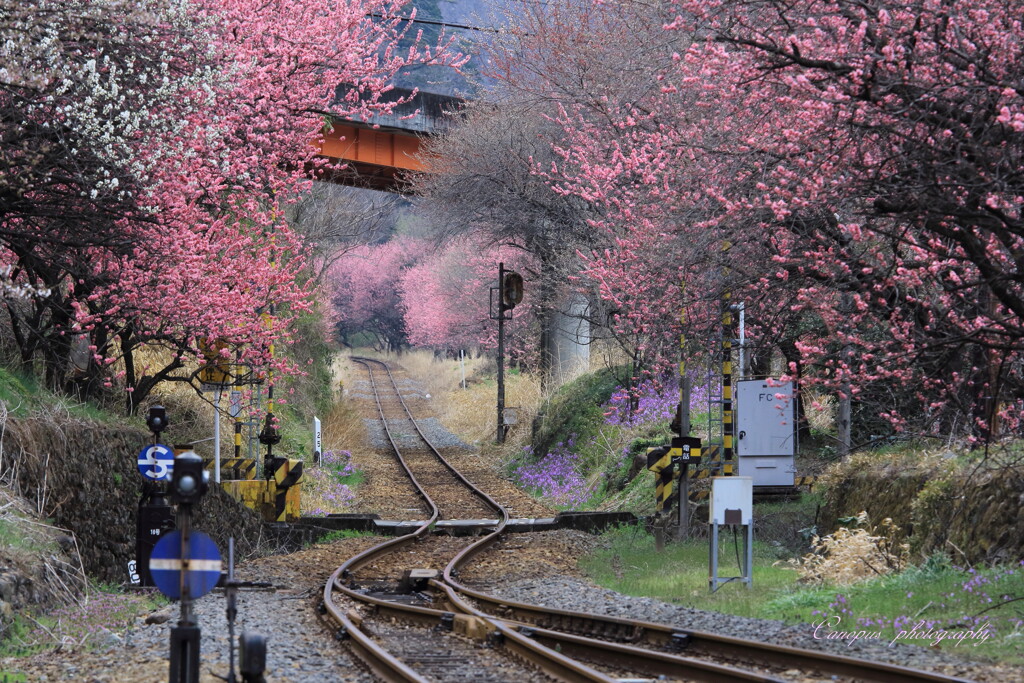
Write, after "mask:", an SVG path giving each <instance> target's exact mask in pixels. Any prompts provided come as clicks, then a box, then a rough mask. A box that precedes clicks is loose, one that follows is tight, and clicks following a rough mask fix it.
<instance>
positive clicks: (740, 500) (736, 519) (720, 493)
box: [709, 477, 754, 524]
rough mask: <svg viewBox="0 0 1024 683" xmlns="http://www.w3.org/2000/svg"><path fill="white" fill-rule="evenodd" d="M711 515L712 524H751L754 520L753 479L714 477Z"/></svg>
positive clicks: (712, 480)
mask: <svg viewBox="0 0 1024 683" xmlns="http://www.w3.org/2000/svg"><path fill="white" fill-rule="evenodd" d="M737 512H739V514H738V515H737V514H736V513H737ZM710 515H711V517H710V519H709V521H710V522H712V523H714V522H717V523H718V524H750V523H751V521H752V520H753V519H754V480H753V478H752V477H712V478H711V510H710Z"/></svg>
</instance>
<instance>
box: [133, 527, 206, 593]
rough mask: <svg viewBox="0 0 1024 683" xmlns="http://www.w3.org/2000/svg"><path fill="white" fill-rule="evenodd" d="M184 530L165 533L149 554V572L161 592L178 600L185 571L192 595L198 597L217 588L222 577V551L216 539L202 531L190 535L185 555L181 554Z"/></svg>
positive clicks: (189, 591) (187, 585) (185, 577)
mask: <svg viewBox="0 0 1024 683" xmlns="http://www.w3.org/2000/svg"><path fill="white" fill-rule="evenodd" d="M181 550H182V549H181V532H180V531H172V532H171V533H169V534H164V535H163V536H161V537H160V540H159V541H157V543H156V546H155V547H154V548H153V552H152V553H151V554H150V556H149V573H150V575H151V576H152V577H153V583H155V584H156V587H157V588H159V589H160V592H161V593H163V594H164V595H166V596H167V597H169V598H171V599H172V600H177V599H179V598H181V592H182V585H183V584H182V575H183V574H184V587H185V588H187V590H188V594H189V597H192V598H198V597H200V596H203V595H206V594H207V593H209V592H210V591H212V590H213V587H214V586H216V585H217V582H218V581H220V572H221V561H220V551H219V550H218V549H217V544H216V543H214V542H213V539H212V538H210V537H209V536H207V535H206V534H204V533H203V532H201V531H193V532H192V533H190V534H189V535H188V548H186V549H185V558H184V559H182V557H181V555H182V552H181Z"/></svg>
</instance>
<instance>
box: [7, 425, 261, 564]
mask: <svg viewBox="0 0 1024 683" xmlns="http://www.w3.org/2000/svg"><path fill="white" fill-rule="evenodd" d="M151 439H152V437H151V436H150V435H149V434H147V433H145V432H143V431H141V430H137V429H132V428H129V427H123V426H116V425H105V424H100V423H98V422H93V421H89V420H84V419H77V418H73V417H64V418H61V419H54V418H52V417H50V416H46V417H42V416H39V417H29V418H18V419H15V418H11V419H8V420H7V422H6V424H5V425H2V440H0V446H2V461H0V472H3V473H7V474H10V475H12V478H13V480H14V482H15V484H16V488H17V489H18V490H19V492H20V493H21V495H22V496H24V497H25V498H27V499H28V501H29V503H30V504H34V505H35V506H36V507H37V508H38V509H40V510H42V514H43V516H45V517H46V518H48V519H51V520H52V522H53V524H55V525H56V526H59V527H62V528H64V529H67V530H68V531H70V532H72V533H73V534H74V535H75V537H76V538H77V541H78V547H79V549H80V552H81V555H82V564H83V566H84V568H85V571H86V572H87V573H88V574H89V575H90V576H92V577H94V578H96V579H99V580H101V581H108V582H112V583H124V582H126V581H127V580H128V562H129V560H132V559H134V557H135V523H136V513H137V510H138V504H139V498H140V495H141V492H142V477H141V475H140V474H139V472H138V469H137V468H136V459H137V457H138V453H139V451H140V450H141V449H142V447H143V446H144V445H145V444H147V443H151ZM194 528H196V529H199V530H202V531H204V532H206V533H208V534H210V536H212V537H213V539H214V540H215V541H216V542H217V544H218V546H220V548H221V550H222V554H224V555H225V559H226V555H227V539H228V537H229V536H231V535H234V536H235V543H236V557H245V556H246V555H250V554H253V553H255V552H257V551H258V550H259V547H260V544H261V543H264V542H265V541H264V538H265V535H264V531H263V522H262V520H260V518H259V516H258V515H256V513H254V512H253V511H252V510H248V509H245V508H243V507H241V506H239V505H238V504H236V503H235V502H234V500H232V499H231V497H230V496H228V495H227V494H225V493H224V492H223V491H221V490H219V489H214V487H211V491H210V493H209V494H207V495H206V497H205V498H204V500H203V501H202V503H201V504H200V505H199V506H198V507H197V510H196V518H195V521H194Z"/></svg>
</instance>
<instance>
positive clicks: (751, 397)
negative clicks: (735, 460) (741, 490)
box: [735, 379, 796, 486]
mask: <svg viewBox="0 0 1024 683" xmlns="http://www.w3.org/2000/svg"><path fill="white" fill-rule="evenodd" d="M735 436H736V439H735V442H736V455H737V456H738V457H739V472H740V474H742V475H744V476H749V477H752V478H753V480H754V486H792V485H793V476H794V474H795V472H796V468H795V466H794V464H793V458H794V455H795V454H796V399H795V396H794V387H793V383H792V382H782V383H780V382H771V383H769V381H768V380H763V379H755V380H741V381H739V382H736V434H735Z"/></svg>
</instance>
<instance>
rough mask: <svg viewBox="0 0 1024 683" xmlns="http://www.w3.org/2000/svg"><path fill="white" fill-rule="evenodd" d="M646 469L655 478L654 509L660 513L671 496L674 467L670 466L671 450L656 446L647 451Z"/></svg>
mask: <svg viewBox="0 0 1024 683" xmlns="http://www.w3.org/2000/svg"><path fill="white" fill-rule="evenodd" d="M647 469H649V470H650V471H651V472H654V476H655V485H654V486H655V490H654V497H655V509H656V510H657V511H658V512H662V511H663V510H664V509H665V507H666V506H667V503H668V500H669V498H671V496H672V477H673V475H674V474H675V466H674V465H673V464H672V449H671V448H669V447H668V446H657V447H655V448H648V449H647Z"/></svg>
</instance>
